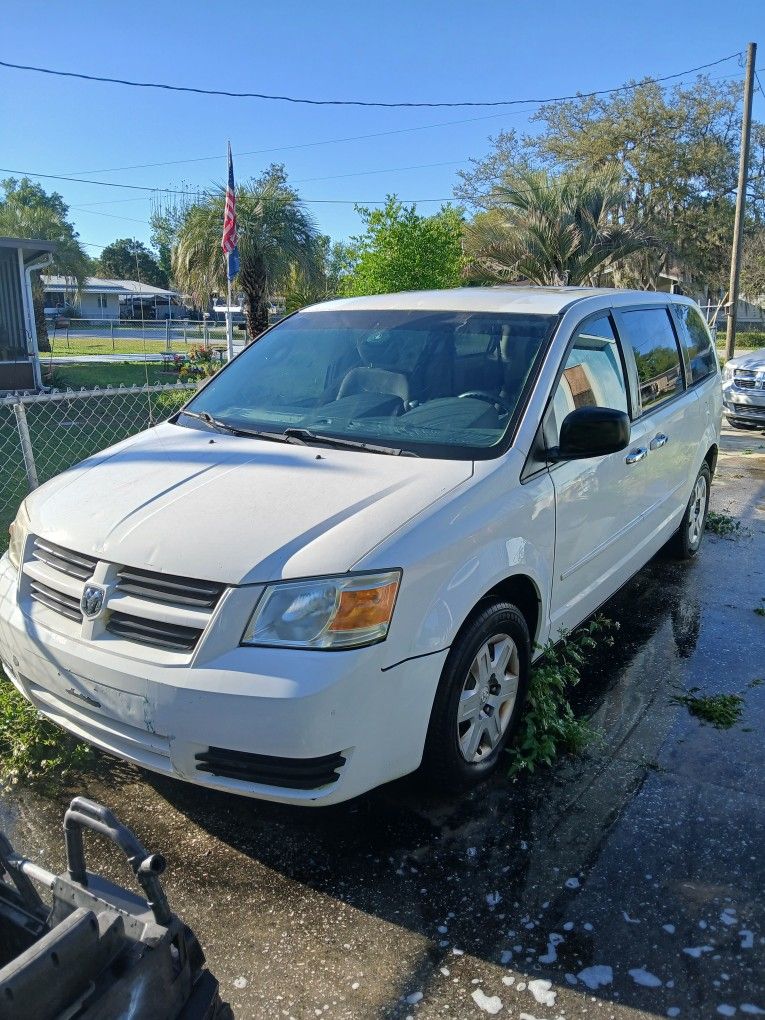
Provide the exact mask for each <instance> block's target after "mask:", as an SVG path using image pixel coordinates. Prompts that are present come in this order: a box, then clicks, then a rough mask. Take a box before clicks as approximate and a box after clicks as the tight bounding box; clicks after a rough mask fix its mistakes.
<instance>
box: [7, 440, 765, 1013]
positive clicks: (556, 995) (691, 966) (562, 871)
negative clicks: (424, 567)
mask: <svg viewBox="0 0 765 1020" xmlns="http://www.w3.org/2000/svg"><path fill="white" fill-rule="evenodd" d="M723 447H724V452H723V454H721V457H720V463H719V466H718V475H717V478H716V480H715V484H714V485H713V489H712V506H713V508H714V509H715V510H717V511H718V512H727V513H729V514H732V515H734V516H735V517H737V518H738V519H740V520H741V522H742V527H741V529H740V532H739V533H738V534H737V535H736V536H735V537H733V538H720V537H716V536H714V535H711V534H709V533H707V535H706V537H705V541H704V546H703V549H702V552H701V554H700V556H699V557H698V558H697V559H696V561H694V562H693V563H691V564H689V565H682V564H677V563H674V562H672V561H671V560H669V559H667V558H666V557H663V556H661V555H660V556H659V557H657V558H656V559H655V560H653V561H652V562H651V563H650V564H649V565H648V566H647V567H646V568H645V569H644V570H643V571H641V572H640V574H639V575H638V576H637V577H636V578H635V579H633V581H631V582H630V584H629V585H627V586H626V587H625V588H624V589H623V590H622V591H621V592H620V593H619V595H618V596H617V597H615V598H614V599H612V600H611V601H610V602H609V603H608V604H607V606H606V607H605V610H604V611H605V612H606V614H607V615H608V616H610V617H611V618H612V619H614V620H616V621H618V622H619V624H620V631H619V634H618V637H617V640H616V644H615V646H614V647H613V648H609V649H604V650H603V651H600V652H597V653H596V654H595V656H594V657H593V660H592V661H591V662H590V664H589V665H588V668H587V671H586V675H585V677H584V681H583V683H582V685H581V686H580V688H579V689H578V690H577V692H576V698H577V702H576V707H577V710H578V711H579V712H582V713H586V714H592V719H593V723H594V724H595V726H596V727H597V728H598V729H599V730H600V731H601V737H600V739H599V740H598V741H597V742H596V743H594V744H593V745H591V746H590V748H589V749H588V750H587V752H586V753H585V754H584V756H583V757H581V758H578V759H564V760H561V761H559V762H558V763H557V764H556V765H555V766H554V767H553V768H551V769H547V770H544V771H542V772H539V773H538V774H537V775H535V776H533V777H530V778H524V779H521V780H519V781H517V782H514V783H511V782H509V781H508V780H507V779H506V778H505V777H503V776H499V777H497V778H496V779H494V780H493V781H492V782H490V783H489V784H488V785H486V786H485V787H484V788H482V789H480V790H479V791H476V792H475V793H473V794H472V795H471V796H468V797H466V798H463V799H461V800H439V799H434V798H433V797H432V796H426V795H425V794H424V793H423V792H422V791H421V790H420V789H419V788H418V786H417V785H416V783H415V782H414V781H412V780H411V779H408V780H402V781H399V782H398V783H395V784H392V785H390V786H388V787H386V788H384V789H381V790H378V791H376V792H374V793H372V794H369V795H367V796H366V797H363V798H360V799H359V800H357V801H355V802H353V803H350V804H346V805H340V806H337V807H334V808H326V809H323V810H319V811H311V810H303V811H300V810H297V809H292V808H287V807H282V806H279V805H269V804H262V803H258V802H255V801H249V800H244V799H239V798H235V797H231V796H226V795H222V794H218V793H215V792H212V791H207V790H203V789H201V788H195V787H190V786H188V785H184V784H181V783H174V782H171V781H168V780H165V779H161V778H158V777H155V776H152V775H150V774H148V773H138V772H136V771H133V770H131V769H127V768H124V767H122V766H119V767H115V770H114V773H113V775H112V776H111V778H110V779H108V781H107V780H104V779H99V780H98V781H95V780H90V781H88V782H87V784H84V786H85V788H82V789H81V790H80V791H79V792H85V793H87V795H89V796H91V797H95V798H97V799H100V800H103V801H104V802H106V803H107V804H109V805H110V806H111V807H112V808H113V809H114V810H115V811H116V812H117V813H118V814H119V816H120V817H121V818H122V820H123V821H125V822H126V823H127V824H129V825H131V826H133V827H134V828H135V830H136V831H137V833H138V834H139V836H140V838H141V839H142V841H143V842H144V843H145V844H147V845H148V847H149V849H151V850H162V851H163V852H164V853H165V854H166V855H167V857H168V858H169V860H170V867H169V870H168V874H167V882H166V886H167V890H168V894H169V896H170V901H171V905H172V906H173V907H174V909H176V910H177V911H179V912H180V913H181V914H182V915H183V917H184V919H185V920H186V921H187V922H188V923H189V924H190V925H191V926H192V927H193V928H194V929H195V931H196V932H197V934H198V935H199V937H200V939H201V941H202V944H203V946H204V948H205V951H206V954H207V957H208V961H209V966H210V968H211V970H212V971H213V972H214V973H215V974H216V976H217V977H218V978H219V980H220V982H221V986H222V992H223V994H224V996H225V998H227V999H228V1001H229V1002H230V1003H231V1005H232V1007H233V1009H234V1013H235V1015H236V1017H238V1018H240V1020H241V1018H257V1020H259V1018H271V1017H294V1018H298V1020H304V1018H315V1017H326V1018H327V1020H330V1018H378V1017H379V1018H391V1020H393V1018H402V1020H403V1018H406V1017H411V1018H412V1020H426V1018H431V1017H457V1018H480V1017H484V1016H486V1015H487V1014H488V1015H498V1016H505V1017H514V1018H517V1020H554V1018H559V1017H565V1018H576V1017H581V1016H589V1017H591V1018H593V1020H606V1018H615V1020H628V1018H629V1020H633V1018H634V1020H637V1018H642V1017H655V1016H677V1017H686V1018H688V1017H692V1018H707V1017H709V1018H716V1017H718V1016H735V1017H741V1018H744V1017H749V1016H758V1015H765V770H764V769H763V750H764V748H763V730H764V728H765V618H763V617H762V616H759V615H758V614H756V613H755V612H754V609H755V607H757V606H762V605H765V601H763V600H764V599H765V437H763V436H762V434H758V433H744V432H733V431H731V430H726V431H725V436H724V443H723ZM758 681H762V683H761V684H760V683H758ZM692 688H699V689H700V690H699V692H698V693H708V694H719V693H737V694H741V695H742V696H743V698H744V703H743V714H742V718H741V721H740V722H739V723H737V724H736V725H734V726H733V727H732V728H731V729H727V730H725V729H723V730H718V729H715V728H714V727H712V726H710V725H703V724H702V723H700V722H699V720H698V719H696V718H695V717H693V716H691V715H690V714H689V712H688V710H687V709H686V708H685V707H684V706H682V705H678V704H676V703H674V702H673V700H672V699H673V697H674V696H676V695H681V694H683V693H685V692H687V691H688V690H690V689H692ZM66 799H67V795H64V794H62V795H61V797H60V798H59V799H58V800H50V799H44V798H42V797H40V796H39V795H34V794H31V793H29V792H21V791H15V792H13V793H9V792H8V791H6V792H5V793H4V795H3V799H2V805H1V808H0V821H2V823H3V824H4V825H6V827H7V828H8V829H10V832H9V834H10V835H11V837H12V839H13V841H14V843H16V844H17V846H18V848H19V849H22V850H24V851H25V852H26V853H28V854H29V856H31V857H33V858H35V859H36V858H38V856H39V858H40V860H41V861H44V863H45V864H46V865H47V866H51V867H55V868H59V867H61V866H62V863H63V862H62V847H61V842H60V834H61V828H60V826H61V820H62V812H63V805H64V804H65V802H66ZM89 851H90V861H91V862H92V865H93V866H96V867H98V868H103V869H104V870H106V871H107V872H108V873H110V874H111V875H112V876H113V877H116V878H118V879H121V880H122V881H127V879H128V872H127V868H126V867H125V865H124V863H123V862H120V861H118V860H117V859H116V858H115V857H113V856H111V855H110V854H108V853H107V852H106V851H105V849H104V847H103V845H102V844H100V843H98V842H92V843H91V844H90V846H89Z"/></svg>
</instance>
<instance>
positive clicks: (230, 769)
mask: <svg viewBox="0 0 765 1020" xmlns="http://www.w3.org/2000/svg"><path fill="white" fill-rule="evenodd" d="M195 758H196V760H197V771H198V772H209V773H210V774H211V775H214V776H223V777H225V778H227V779H239V780H241V781H242V782H245V783H262V784H264V785H266V786H282V787H285V788H287V789H290V790H318V789H319V787H321V786H328V785H329V784H330V783H334V782H336V781H337V779H338V778H339V777H338V770H339V769H341V768H342V767H343V765H345V758H344V756H343V755H342V754H341V753H340V752H339V751H338V752H337V753H335V754H325V755H324V756H323V757H321V758H274V757H271V756H270V755H266V754H251V753H250V752H249V751H230V750H227V749H226V748H225V747H210V748H208V749H207V751H203V752H200V753H199V754H197V755H195Z"/></svg>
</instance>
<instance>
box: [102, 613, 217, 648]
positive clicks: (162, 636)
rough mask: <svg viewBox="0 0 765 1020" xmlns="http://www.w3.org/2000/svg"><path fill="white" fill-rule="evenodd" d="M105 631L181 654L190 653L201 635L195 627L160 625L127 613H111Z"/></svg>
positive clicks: (154, 621)
mask: <svg viewBox="0 0 765 1020" xmlns="http://www.w3.org/2000/svg"><path fill="white" fill-rule="evenodd" d="M106 629H107V630H108V631H109V633H110V634H114V635H115V636H116V637H122V638H126V639H127V640H130V641H137V642H139V643H140V644H144V645H153V646H155V647H157V648H168V649H171V650H173V651H181V652H190V651H191V650H192V649H193V648H194V647H195V646H196V643H197V641H198V640H199V638H200V637H201V635H202V631H201V630H197V629H196V628H195V627H180V626H178V625H177V624H172V623H160V622H159V621H156V620H146V619H143V618H141V617H138V616H129V615H128V614H127V613H111V615H110V616H109V622H108V623H107V624H106Z"/></svg>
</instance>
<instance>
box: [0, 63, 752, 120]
mask: <svg viewBox="0 0 765 1020" xmlns="http://www.w3.org/2000/svg"><path fill="white" fill-rule="evenodd" d="M740 56H741V51H740V50H737V51H736V52H735V53H731V54H729V55H728V56H727V57H720V58H719V60H711V61H709V63H706V64H699V65H698V67H692V68H690V69H688V70H686V71H678V72H676V73H675V74H666V75H663V76H662V77H660V78H645V79H643V81H642V82H640V83H635V84H630V85H619V86H617V87H616V88H610V89H598V90H596V91H594V92H579V93H575V94H573V95H568V96H551V97H549V98H547V99H488V100H472V99H465V100H459V101H457V102H398V103H392V102H384V101H381V100H375V101H370V100H365V99H308V98H306V97H297V96H281V95H271V94H269V93H266V92H231V91H228V90H225V89H203V88H199V87H196V86H191V85H170V84H168V83H166V82H147V81H131V80H130V79H127V78H110V77H106V76H104V75H96V74H83V73H82V72H79V71H60V70H57V69H54V68H51V67H37V66H34V65H32V64H13V63H11V62H10V61H7V60H0V67H8V68H12V69H13V70H15V71H32V72H34V73H36V74H48V75H53V76H55V77H58V78H78V79H81V80H82V81H95V82H104V83H107V84H110V85H128V86H130V87H131V88H140V89H163V90H164V91H167V92H190V93H193V94H195V95H201V96H226V97H228V98H232V99H266V100H274V101H278V102H283V103H299V104H305V105H308V106H363V107H382V108H385V109H402V108H415V107H427V108H434V107H441V108H443V107H447V108H454V107H466V106H483V107H490V106H518V105H520V104H522V103H535V104H539V105H541V104H543V103H562V102H566V101H568V100H571V99H590V98H593V97H595V96H605V95H611V94H613V93H614V92H623V91H625V90H626V89H633V88H637V87H638V84H643V85H646V84H660V83H661V82H665V81H672V80H673V79H675V78H682V77H683V76H684V75H686V74H695V73H696V72H697V71H704V70H706V69H707V68H709V67H717V65H718V64H724V63H725V62H726V61H728V60H733V59H734V58H736V57H740Z"/></svg>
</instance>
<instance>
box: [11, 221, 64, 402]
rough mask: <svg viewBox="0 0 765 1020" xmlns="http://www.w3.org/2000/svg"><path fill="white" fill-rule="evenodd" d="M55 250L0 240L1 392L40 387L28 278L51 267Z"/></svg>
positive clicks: (40, 243)
mask: <svg viewBox="0 0 765 1020" xmlns="http://www.w3.org/2000/svg"><path fill="white" fill-rule="evenodd" d="M54 247H55V245H54V244H53V243H52V242H51V241H34V240H33V241H30V240H23V239H21V238H18V237H0V391H2V390H34V389H40V387H41V386H42V382H41V379H40V358H39V353H38V350H37V330H36V329H35V314H34V307H33V304H32V281H31V274H32V273H33V272H34V271H35V270H36V269H42V267H43V266H47V265H50V262H51V259H52V252H53V249H54Z"/></svg>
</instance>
